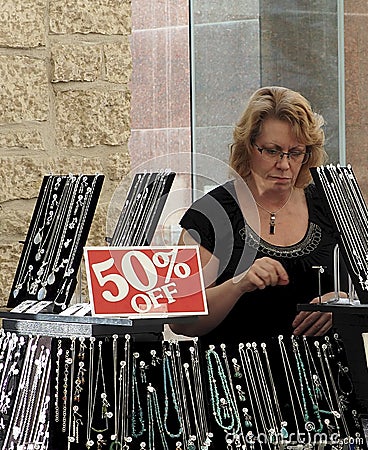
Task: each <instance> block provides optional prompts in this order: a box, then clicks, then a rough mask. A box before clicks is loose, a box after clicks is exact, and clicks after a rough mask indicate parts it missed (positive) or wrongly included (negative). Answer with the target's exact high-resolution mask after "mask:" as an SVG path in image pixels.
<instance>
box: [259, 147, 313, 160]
mask: <svg viewBox="0 0 368 450" xmlns="http://www.w3.org/2000/svg"><path fill="white" fill-rule="evenodd" d="M253 145H254V146H255V148H256V149H257V150H258V151H259V153H260V154H261V155H262V157H263V159H264V160H266V161H277V160H278V159H280V160H282V158H283V157H284V156H286V158H287V159H288V160H289V161H292V162H295V163H298V164H305V163H306V162H307V161H308V160H309V157H310V152H301V151H300V150H290V151H289V152H283V151H282V150H277V149H276V148H261V147H259V146H258V145H257V144H256V143H255V142H254V143H253Z"/></svg>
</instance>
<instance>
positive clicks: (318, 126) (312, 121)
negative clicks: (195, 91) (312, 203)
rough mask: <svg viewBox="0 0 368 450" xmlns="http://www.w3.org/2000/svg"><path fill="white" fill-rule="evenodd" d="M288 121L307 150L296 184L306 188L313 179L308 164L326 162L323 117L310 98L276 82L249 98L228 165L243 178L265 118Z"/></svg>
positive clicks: (235, 133)
mask: <svg viewBox="0 0 368 450" xmlns="http://www.w3.org/2000/svg"><path fill="white" fill-rule="evenodd" d="M268 118H273V119H278V120H283V121H285V122H288V123H289V124H290V125H291V127H292V130H293V132H294V135H295V137H296V139H297V140H298V142H300V143H301V144H304V145H305V146H306V149H307V151H308V152H310V157H309V160H308V161H307V162H306V163H305V164H303V165H302V166H301V169H300V172H299V175H298V177H297V179H296V183H295V186H296V187H299V188H305V187H306V186H307V185H308V184H310V183H311V181H312V176H311V174H310V171H309V168H310V167H317V166H320V165H322V164H325V163H326V162H327V153H326V152H325V150H324V143H325V134H324V131H323V125H324V120H323V117H322V116H321V115H320V114H317V113H315V112H314V111H313V110H312V108H311V105H310V103H309V101H308V100H307V99H306V98H304V97H303V96H302V95H301V94H300V93H299V92H295V91H292V90H291V89H288V88H285V87H279V86H269V87H262V88H260V89H258V90H257V91H256V92H254V94H253V95H252V96H251V98H250V99H249V102H248V104H247V106H246V108H245V110H244V112H243V114H242V116H241V117H240V120H239V122H238V123H237V124H236V126H235V128H234V132H233V143H232V144H231V146H230V148H231V154H230V167H231V168H232V169H233V170H235V171H236V172H237V173H238V174H239V175H240V176H241V177H242V178H243V179H245V178H246V177H247V176H248V175H249V173H250V162H251V159H252V153H253V143H254V142H255V140H256V138H257V136H259V134H260V133H261V132H262V124H263V122H264V121H265V120H266V119H268Z"/></svg>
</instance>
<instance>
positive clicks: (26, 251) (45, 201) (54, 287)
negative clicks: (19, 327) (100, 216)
mask: <svg viewBox="0 0 368 450" xmlns="http://www.w3.org/2000/svg"><path fill="white" fill-rule="evenodd" d="M103 179H104V176H103V175H99V174H96V175H83V174H82V175H78V176H76V175H66V176H64V175H48V176H45V177H44V179H43V183H42V185H41V189H40V193H39V196H38V199H37V202H36V205H35V208H34V212H33V215H32V219H31V223H30V226H29V229H28V234H27V237H26V240H25V242H24V246H23V250H22V254H21V256H20V260H19V263H18V267H17V270H16V273H15V277H14V281H13V286H12V288H11V291H10V297H9V300H8V305H7V306H8V307H10V308H12V307H15V306H17V305H19V304H20V303H22V302H23V301H25V300H36V301H40V302H41V301H50V302H51V303H52V311H53V312H55V313H58V312H60V311H62V310H63V309H65V308H66V307H67V306H68V305H69V302H70V299H71V297H72V295H73V292H74V289H75V286H76V284H77V273H78V268H79V266H80V262H81V259H82V255H83V247H84V245H85V243H86V240H87V236H88V233H89V229H90V226H91V223H92V219H93V215H94V212H95V209H96V205H97V201H98V198H99V195H100V192H101V188H102V183H103Z"/></svg>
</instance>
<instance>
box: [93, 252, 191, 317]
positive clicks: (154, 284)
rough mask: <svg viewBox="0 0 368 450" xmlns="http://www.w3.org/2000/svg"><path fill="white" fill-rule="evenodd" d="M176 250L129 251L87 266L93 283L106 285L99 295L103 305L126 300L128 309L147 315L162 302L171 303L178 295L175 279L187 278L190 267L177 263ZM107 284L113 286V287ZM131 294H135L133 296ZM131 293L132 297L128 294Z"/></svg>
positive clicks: (189, 273) (183, 263)
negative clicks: (91, 271) (161, 300)
mask: <svg viewBox="0 0 368 450" xmlns="http://www.w3.org/2000/svg"><path fill="white" fill-rule="evenodd" d="M177 253H178V249H177V248H175V249H173V250H171V251H168V252H166V251H159V252H153V253H151V254H150V255H148V254H146V253H144V252H142V251H138V250H130V251H128V252H126V253H124V254H123V255H122V256H121V258H117V259H115V258H113V257H111V258H108V259H106V260H104V261H101V262H97V263H94V264H92V265H91V267H92V270H93V272H94V274H95V276H96V279H97V282H98V284H99V285H100V286H101V287H104V286H106V285H107V286H106V289H104V290H103V291H102V293H101V295H102V297H103V298H104V299H105V300H106V301H107V302H113V303H116V302H120V301H123V300H125V299H130V304H131V308H132V309H133V310H134V311H135V312H137V313H147V312H149V311H151V309H152V308H153V309H157V308H159V307H161V306H162V303H160V302H159V300H160V299H166V300H165V303H168V304H170V303H174V302H175V301H176V299H175V297H174V295H175V294H177V293H178V290H177V283H176V281H173V280H175V279H185V278H188V277H189V276H190V275H191V267H190V265H189V264H187V263H185V262H177ZM107 283H113V285H114V286H113V288H112V286H111V285H108V284H107ZM134 292H135V293H134ZM132 294H133V295H132Z"/></svg>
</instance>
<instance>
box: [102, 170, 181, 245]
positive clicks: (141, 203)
mask: <svg viewBox="0 0 368 450" xmlns="http://www.w3.org/2000/svg"><path fill="white" fill-rule="evenodd" d="M175 175H176V174H175V173H174V172H171V171H169V170H162V171H160V172H144V173H137V174H135V176H134V178H133V181H132V183H131V185H130V188H129V191H128V194H127V196H126V200H125V203H124V206H123V208H122V211H121V214H120V216H119V219H118V222H117V224H116V226H115V230H114V233H113V236H112V238H107V241H108V243H109V244H110V245H111V246H112V247H123V246H144V245H150V243H151V241H152V238H153V235H154V232H155V230H156V227H157V224H158V221H159V219H160V215H161V213H162V210H163V208H164V205H165V202H166V200H167V196H168V193H169V191H170V188H171V186H172V183H173V181H174V178H175Z"/></svg>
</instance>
